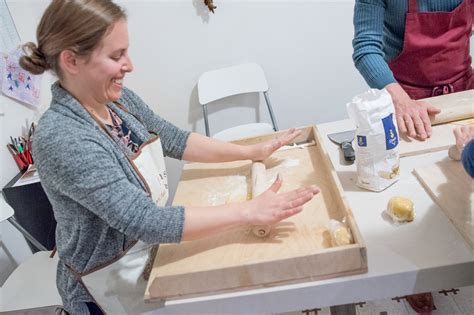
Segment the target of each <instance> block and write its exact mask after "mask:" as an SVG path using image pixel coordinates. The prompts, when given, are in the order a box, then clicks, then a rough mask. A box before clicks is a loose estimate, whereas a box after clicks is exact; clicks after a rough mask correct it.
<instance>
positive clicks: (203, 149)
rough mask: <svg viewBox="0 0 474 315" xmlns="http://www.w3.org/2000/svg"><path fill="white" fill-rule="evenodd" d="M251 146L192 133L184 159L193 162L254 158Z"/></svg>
mask: <svg viewBox="0 0 474 315" xmlns="http://www.w3.org/2000/svg"><path fill="white" fill-rule="evenodd" d="M251 150H252V148H251V147H250V146H243V145H237V144H233V143H229V142H225V141H222V140H218V139H214V138H209V137H206V136H203V135H200V134H197V133H194V132H193V133H191V134H190V135H189V138H188V142H187V143H186V149H185V150H184V153H183V160H186V161H193V162H208V163H214V162H229V161H236V160H247V159H252V152H251Z"/></svg>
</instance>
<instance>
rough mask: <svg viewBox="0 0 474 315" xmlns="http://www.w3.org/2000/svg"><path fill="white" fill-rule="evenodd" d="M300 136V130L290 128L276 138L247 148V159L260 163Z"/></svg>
mask: <svg viewBox="0 0 474 315" xmlns="http://www.w3.org/2000/svg"><path fill="white" fill-rule="evenodd" d="M300 134H301V130H300V129H296V128H291V129H289V130H287V131H286V132H285V133H283V134H280V135H278V136H277V137H275V138H273V139H271V140H268V141H265V142H261V143H257V144H253V145H250V146H249V150H250V157H249V159H251V160H253V161H262V160H264V159H266V158H268V157H269V156H270V155H272V153H273V152H275V151H276V150H278V149H279V148H281V147H282V146H284V145H287V144H290V143H292V142H293V140H294V139H295V138H296V137H298V136H299V135H300Z"/></svg>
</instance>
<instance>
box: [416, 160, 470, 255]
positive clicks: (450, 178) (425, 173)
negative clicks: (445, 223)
mask: <svg viewBox="0 0 474 315" xmlns="http://www.w3.org/2000/svg"><path fill="white" fill-rule="evenodd" d="M414 173H415V175H416V176H417V177H418V179H419V181H420V182H421V184H422V185H423V186H424V188H425V189H426V191H427V192H428V193H429V194H430V195H431V197H432V198H433V200H434V201H435V202H436V203H437V204H438V205H439V207H440V208H441V209H442V210H443V212H444V213H445V214H446V216H447V217H448V218H449V219H450V220H451V222H452V223H453V224H454V226H455V227H456V228H457V230H458V231H459V233H461V234H462V236H463V237H464V239H465V240H466V242H467V243H468V244H469V245H470V246H471V247H472V248H473V249H474V180H473V179H472V178H471V177H470V176H469V175H468V174H467V173H466V171H465V170H464V168H463V166H462V164H461V162H459V161H452V160H450V159H449V158H446V159H444V160H442V161H440V162H437V163H435V164H434V165H431V166H429V167H424V168H416V169H415V170H414Z"/></svg>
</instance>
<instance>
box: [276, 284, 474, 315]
mask: <svg viewBox="0 0 474 315" xmlns="http://www.w3.org/2000/svg"><path fill="white" fill-rule="evenodd" d="M432 294H433V299H434V305H435V310H434V311H433V312H432V314H433V315H474V286H470V287H463V288H458V289H449V290H443V291H439V292H432ZM330 314H331V311H330V309H329V307H327V308H323V309H318V308H314V309H310V310H301V311H297V312H289V313H280V314H279V315H330ZM356 314H357V315H392V314H393V315H415V314H417V313H416V312H415V311H413V310H412V309H411V307H410V305H409V304H408V302H406V300H405V299H404V298H401V299H398V300H397V299H396V298H395V299H386V300H376V301H367V302H361V303H358V304H356Z"/></svg>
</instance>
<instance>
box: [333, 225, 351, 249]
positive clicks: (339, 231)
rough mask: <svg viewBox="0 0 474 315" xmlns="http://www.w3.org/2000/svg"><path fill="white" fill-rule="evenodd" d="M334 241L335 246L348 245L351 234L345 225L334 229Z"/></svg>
mask: <svg viewBox="0 0 474 315" xmlns="http://www.w3.org/2000/svg"><path fill="white" fill-rule="evenodd" d="M334 242H335V243H336V245H337V246H343V245H349V244H351V243H352V235H351V233H350V232H349V229H348V228H347V227H345V226H342V225H341V226H339V227H337V228H336V229H335V230H334Z"/></svg>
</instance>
